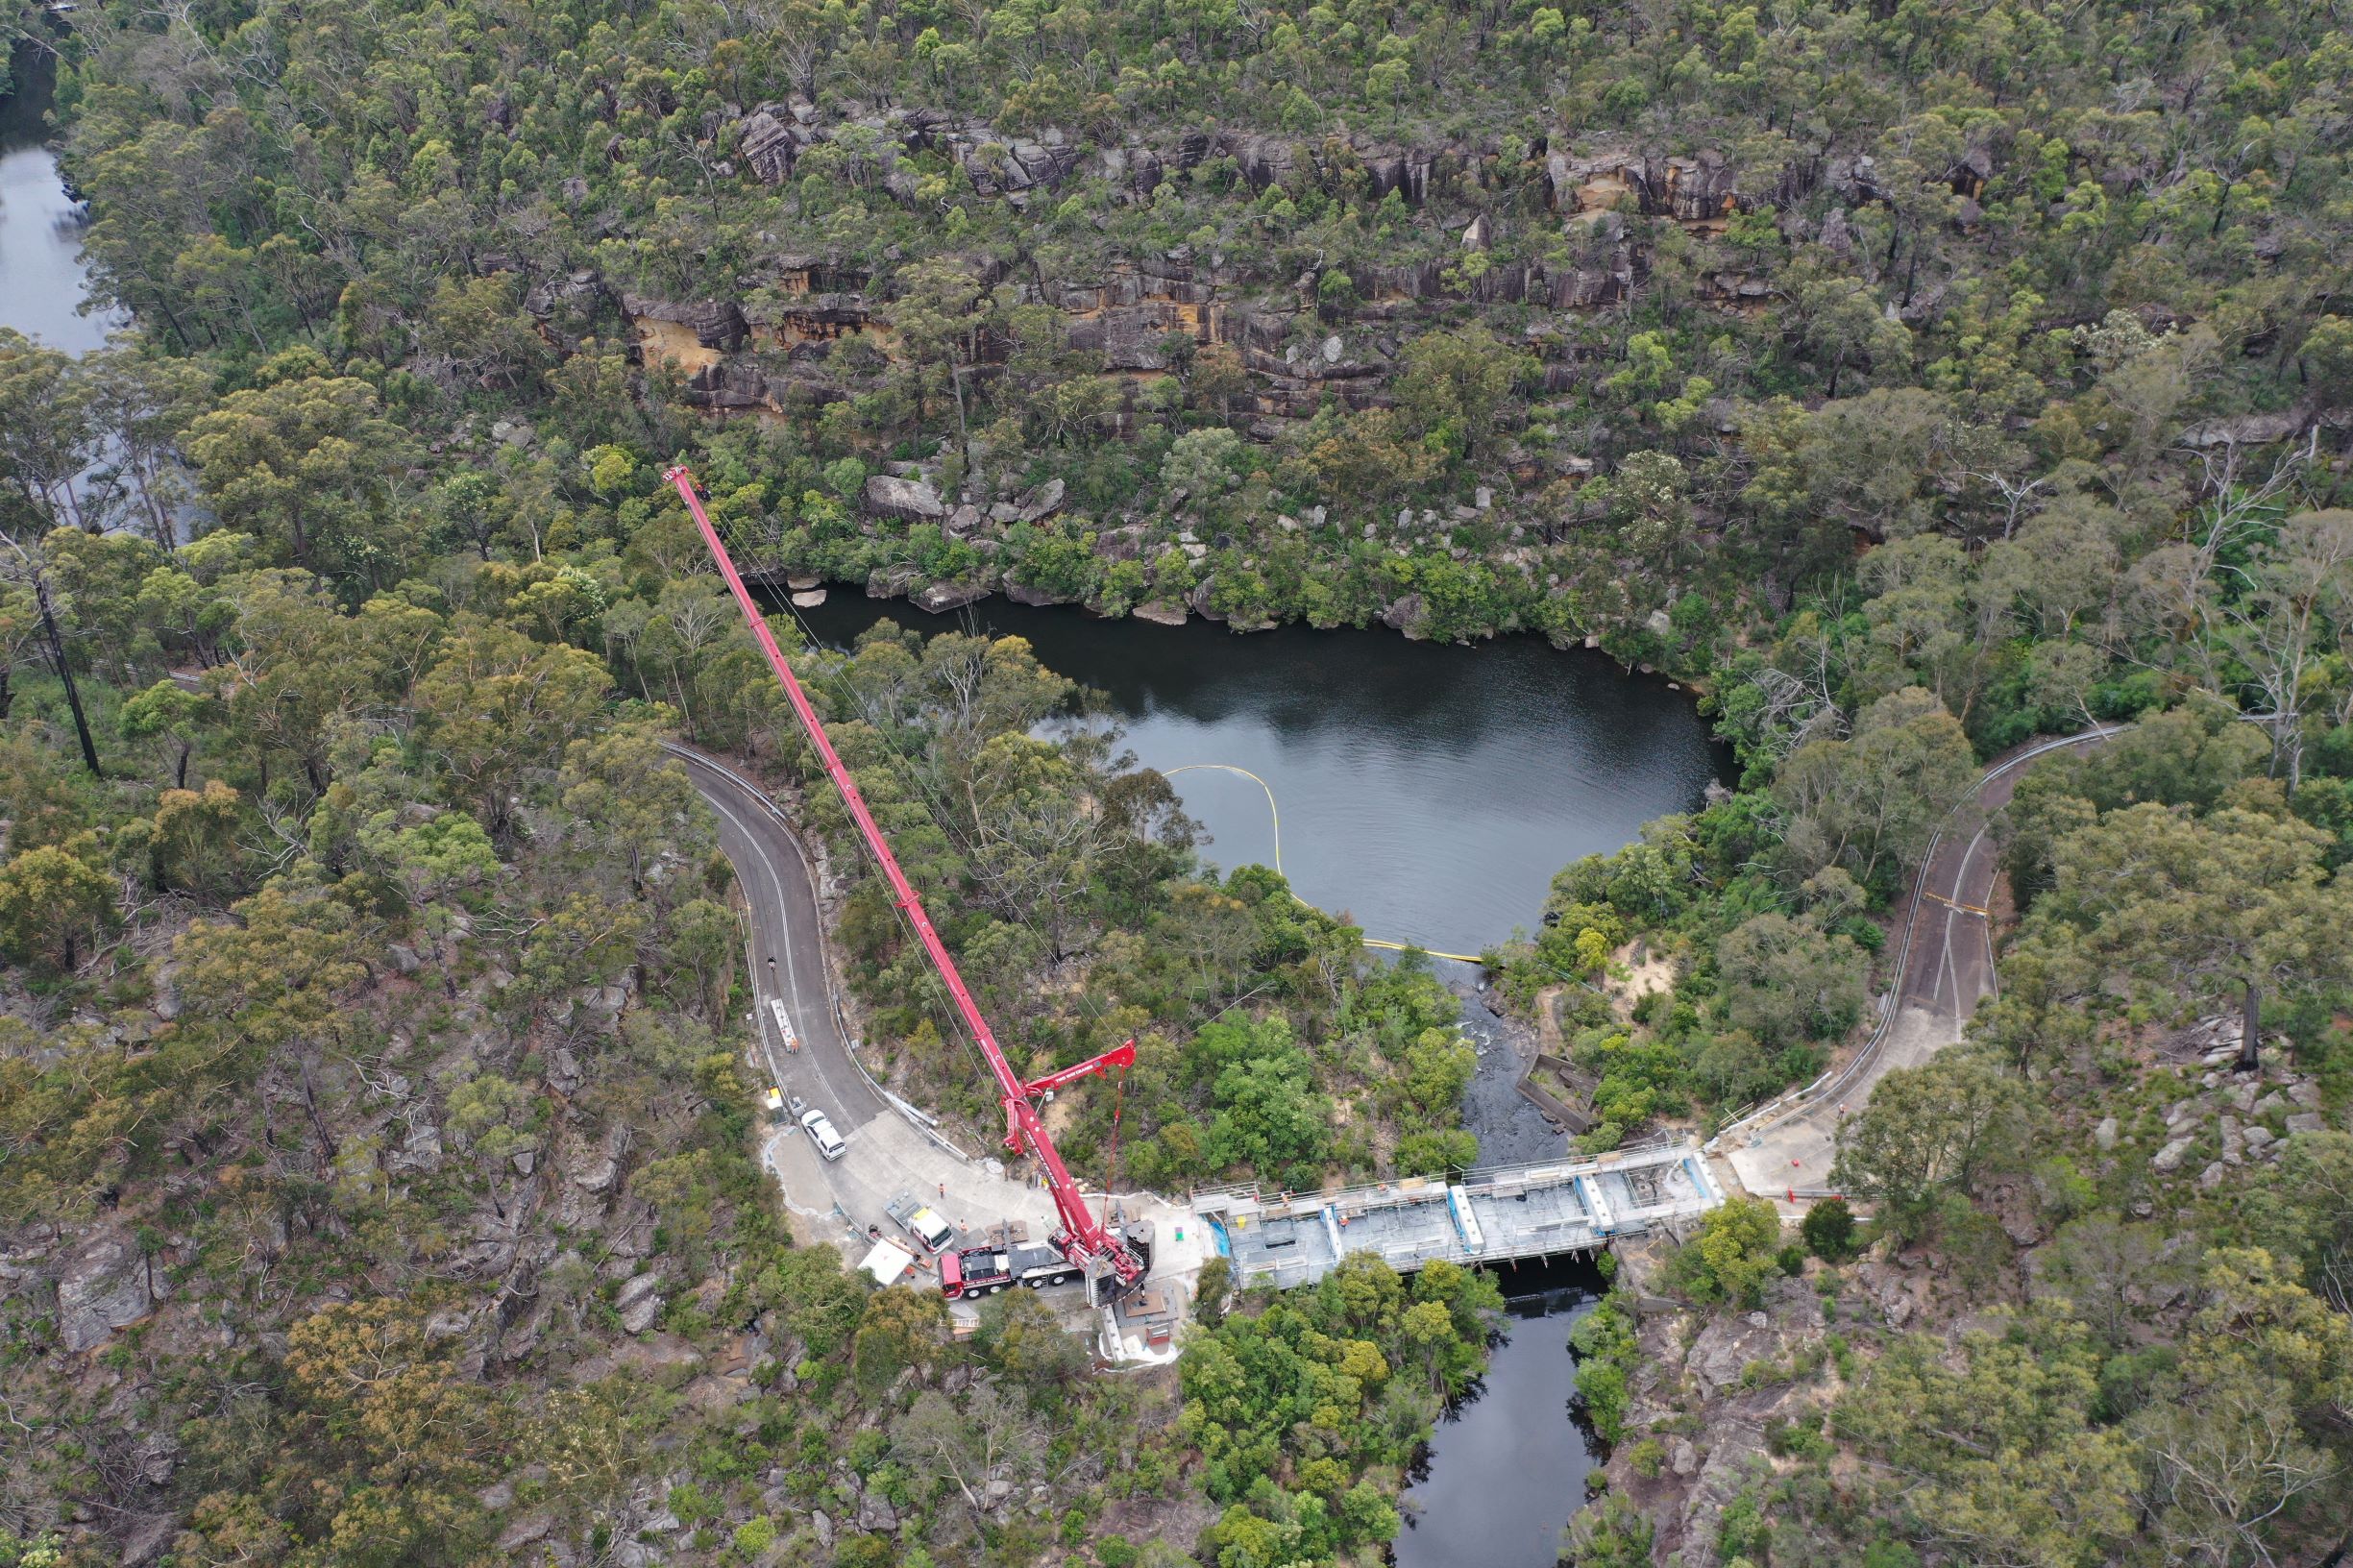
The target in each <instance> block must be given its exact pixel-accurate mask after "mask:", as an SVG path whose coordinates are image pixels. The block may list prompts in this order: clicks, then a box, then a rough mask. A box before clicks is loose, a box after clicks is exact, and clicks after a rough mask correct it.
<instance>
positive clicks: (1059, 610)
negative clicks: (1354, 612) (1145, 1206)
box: [803, 588, 1729, 953]
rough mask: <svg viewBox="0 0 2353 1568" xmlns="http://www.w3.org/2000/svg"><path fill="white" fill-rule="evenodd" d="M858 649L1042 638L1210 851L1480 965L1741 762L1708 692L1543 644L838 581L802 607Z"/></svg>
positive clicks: (1379, 930) (824, 636) (1041, 650)
mask: <svg viewBox="0 0 2353 1568" xmlns="http://www.w3.org/2000/svg"><path fill="white" fill-rule="evenodd" d="M803 615H804V619H805V620H806V622H807V624H808V625H809V627H810V629H811V630H812V631H813V632H814V633H815V634H816V635H817V636H818V637H819V639H820V640H821V641H824V642H827V643H832V644H842V643H846V642H847V641H848V640H850V639H851V638H853V637H855V636H856V635H857V634H858V633H859V632H861V631H863V630H865V629H866V628H867V627H868V626H870V625H873V624H874V622H875V621H877V620H878V619H880V618H882V617H885V616H888V617H890V618H891V619H892V620H895V621H897V622H900V623H902V624H904V625H913V626H916V627H918V628H919V629H921V630H923V631H925V632H938V631H944V630H948V629H952V628H956V627H959V626H961V627H963V628H965V629H971V628H973V627H975V626H985V627H988V628H990V629H993V630H994V631H996V632H999V633H1005V634H1012V635H1017V636H1021V637H1025V638H1027V639H1029V641H1030V642H1031V644H1032V645H1033V646H1034V647H1035V648H1036V649H1037V651H1038V655H1039V657H1040V658H1041V659H1042V660H1043V661H1044V662H1045V663H1046V665H1047V666H1048V667H1050V668H1052V669H1053V670H1055V671H1058V672H1059V673H1061V674H1065V675H1067V676H1069V677H1071V678H1072V679H1075V680H1078V681H1080V682H1083V683H1084V684H1086V685H1088V686H1091V687H1093V688H1096V689H1097V690H1099V691H1101V692H1102V693H1104V694H1105V696H1106V698H1108V701H1109V713H1110V716H1111V717H1113V718H1114V719H1115V720H1116V721H1117V722H1118V723H1119V724H1120V725H1121V727H1122V729H1123V731H1124V737H1125V743H1126V745H1127V746H1128V747H1131V748H1132V749H1133V750H1134V751H1135V753H1136V755H1137V757H1138V758H1139V759H1140V761H1142V762H1143V763H1145V764H1147V765H1149V766H1151V767H1154V768H1159V769H1161V770H1163V771H1164V772H1165V771H1168V770H1173V769H1178V768H1186V767H1188V766H1191V767H1194V768H1196V769H1199V771H1194V772H1183V773H1179V774H1177V775H1176V777H1175V778H1174V779H1173V780H1172V782H1173V783H1174V784H1175V785H1176V787H1177V788H1178V790H1179V791H1180V793H1182V795H1183V796H1184V797H1185V803H1186V807H1187V809H1188V810H1189V812H1190V813H1191V815H1193V816H1194V817H1196V818H1198V819H1199V820H1200V821H1202V822H1203V823H1204V824H1206V826H1207V827H1208V828H1209V830H1210V833H1211V835H1212V840H1213V842H1212V843H1211V844H1210V845H1209V846H1208V854H1209V856H1210V858H1211V859H1213V860H1214V861H1216V862H1218V863H1219V864H1221V865H1226V866H1238V865H1245V864H1249V863H1252V862H1256V863H1259V864H1264V865H1271V864H1273V862H1274V859H1275V848H1276V842H1275V840H1276V835H1275V830H1274V825H1273V822H1272V821H1271V820H1270V815H1269V812H1268V810H1267V803H1266V796H1265V794H1264V793H1263V792H1262V790H1261V789H1260V787H1259V786H1258V784H1256V783H1254V782H1252V781H1251V780H1250V779H1248V778H1243V777H1238V776H1237V775H1235V774H1233V773H1229V772H1216V771H1211V770H1207V769H1200V765H1203V764H1226V765H1229V766H1233V767H1238V768H1244V769H1247V770H1249V771H1250V772H1253V773H1255V774H1257V775H1258V777H1260V778H1262V779H1263V780H1265V782H1266V784H1267V786H1268V787H1269V788H1271V789H1272V790H1273V792H1274V796H1275V802H1276V805H1277V806H1278V807H1279V809H1280V813H1281V821H1282V832H1281V849H1282V865H1283V870H1284V871H1285V872H1286V873H1287V875H1288V876H1289V878H1290V881H1291V886H1292V888H1293V889H1294V890H1295V891H1296V892H1297V893H1298V894H1299V895H1300V896H1301V897H1303V898H1306V899H1308V900H1309V901H1310V902H1311V903H1314V904H1317V905H1319V906H1321V907H1322V908H1325V909H1329V910H1336V911H1345V912H1347V913H1349V914H1350V915H1352V916H1354V917H1355V919H1357V920H1358V921H1359V922H1360V924H1362V925H1363V927H1364V928H1365V931H1366V933H1367V935H1370V936H1374V937H1385V938H1388V939H1391V940H1393V941H1398V942H1412V943H1420V944H1422V945H1425V946H1429V947H1433V948H1435V949H1438V950H1440V951H1447V952H1463V953H1475V952H1477V951H1478V950H1479V949H1480V948H1481V947H1482V946H1483V944H1485V943H1491V942H1495V941H1498V940H1500V939H1502V938H1505V937H1507V936H1509V935H1510V934H1511V931H1512V928H1513V927H1514V926H1523V927H1532V926H1533V925H1534V924H1535V922H1536V919H1537V918H1538V916H1539V915H1540V913H1541V911H1542V908H1543V903H1544V897H1545V894H1546V891H1547V889H1548V888H1549V886H1550V883H1551V880H1552V876H1553V873H1554V872H1556V871H1557V870H1559V869H1560V868H1561V867H1562V866H1565V865H1567V864H1568V863H1569V862H1570V861H1572V860H1575V859H1577V858H1578V857H1580V856H1581V855H1588V854H1595V853H1603V852H1606V851H1608V850H1611V849H1615V848H1617V847H1619V846H1620V845H1624V844H1626V843H1628V842H1630V840H1632V839H1633V838H1634V837H1635V835H1636V833H1637V832H1638V831H1639V829H1640V828H1641V826H1642V824H1643V823H1644V822H1646V821H1650V820H1651V819H1652V818H1654V817H1657V816H1661V815H1663V814H1665V813H1667V812H1675V811H1685V810H1689V809H1691V808H1692V807H1694V806H1695V805H1697V804H1698V802H1699V799H1700V793H1701V791H1702V790H1703V789H1704V788H1705V787H1706V785H1707V782H1708V780H1709V779H1711V778H1713V777H1716V776H1718V774H1719V773H1720V772H1724V771H1725V770H1726V769H1728V766H1729V761H1728V757H1727V756H1726V755H1725V754H1724V752H1723V750H1722V748H1721V747H1718V746H1716V745H1715V744H1714V743H1713V742H1711V741H1710V739H1709V738H1708V733H1707V726H1706V724H1705V723H1704V722H1703V720H1702V719H1701V718H1700V716H1699V712H1698V709H1697V708H1696V706H1695V705H1694V702H1693V698H1692V696H1691V694H1690V693H1689V692H1683V691H1676V690H1673V689H1671V688H1670V687H1669V685H1668V683H1667V682H1666V681H1665V680H1663V679H1659V678H1657V677H1654V676H1648V675H1639V674H1628V673H1626V672H1624V671H1622V670H1621V669H1620V668H1619V667H1618V665H1617V664H1616V663H1615V662H1614V661H1613V660H1611V659H1609V658H1607V657H1605V656H1604V655H1602V654H1600V653H1597V652H1586V651H1583V650H1573V651H1567V652H1563V651H1560V650H1558V649H1553V648H1551V647H1549V646H1548V645H1546V644H1545V643H1544V642H1542V641H1541V640H1539V639H1536V638H1526V637H1517V638H1501V639H1498V640H1496V641H1494V642H1491V643H1487V644H1484V645H1482V646H1479V647H1476V648H1455V647H1437V646H1433V645H1430V644H1426V643H1411V642H1408V641H1407V640H1406V639H1405V638H1403V637H1400V636H1398V635H1397V634H1396V633H1394V632H1390V631H1385V630H1378V631H1316V630H1313V629H1311V628H1309V627H1305V626H1287V627H1282V628H1278V629H1276V630H1274V631H1265V632H1258V633H1255V634H1253V635H1250V636H1246V637H1238V636H1235V635H1234V634H1232V633H1231V632H1229V631H1227V630H1226V629H1225V627H1223V626H1221V625H1213V624H1211V623H1208V622H1200V621H1196V622H1194V623H1192V624H1190V625H1184V626H1160V625H1152V624H1150V623H1148V622H1141V621H1133V620H1129V621H1105V620H1100V619H1098V618H1095V617H1092V616H1090V615H1088V614H1086V613H1085V612H1084V611H1081V610H1079V609H1077V608H1075V607H1072V606H1066V605H1056V606H1049V607H1045V608H1033V607H1030V606H1027V605H1020V604H1015V603H1013V602H1011V601H1010V600H1001V599H992V600H983V601H982V602H980V603H978V604H975V605H973V606H971V607H970V608H969V609H968V610H965V611H963V612H960V613H959V614H955V615H948V616H932V615H927V614H925V613H924V612H923V611H921V610H919V609H917V608H915V607H914V606H913V605H910V604H908V603H906V602H905V601H903V600H870V599H866V598H863V597H860V596H858V595H856V594H854V593H846V592H844V591H843V590H841V589H838V588H837V589H835V590H834V591H833V593H832V595H831V597H830V598H829V599H828V600H827V601H826V602H825V604H823V605H822V606H821V607H820V608H818V609H815V610H810V611H805V612H803Z"/></svg>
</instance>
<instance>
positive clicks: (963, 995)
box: [662, 463, 1144, 1288]
mask: <svg viewBox="0 0 2353 1568" xmlns="http://www.w3.org/2000/svg"><path fill="white" fill-rule="evenodd" d="M662 477H663V478H666V479H668V480H669V481H670V482H671V483H672V484H674V485H675V486H677V490H678V495H679V497H680V498H681V499H682V500H684V501H685V502H686V509H687V510H688V511H689V512H691V513H693V514H694V518H695V527H698V528H699V529H701V530H702V542H703V543H704V544H705V545H707V546H708V547H710V551H711V558H712V560H713V561H715V562H716V563H717V564H718V566H719V575H720V576H722V577H723V578H725V579H726V583H727V588H728V591H729V592H731V593H733V594H734V595H735V602H736V605H737V607H738V608H740V609H741V610H742V611H743V612H744V620H745V621H746V623H747V624H748V625H750V627H751V635H752V637H753V638H754V640H756V641H757V642H758V643H759V645H760V651H761V652H762V653H764V654H766V655H767V656H768V664H769V668H770V669H772V670H773V671H775V673H776V679H777V680H778V681H779V682H781V683H782V684H783V686H784V695H785V696H786V697H787V698H790V699H791V701H792V704H793V711H794V713H796V714H797V715H798V716H799V719H800V725H801V728H802V729H804V730H806V731H807V732H808V735H809V741H810V744H811V745H813V746H815V747H817V754H818V757H819V759H820V760H821V761H822V762H823V764H824V766H825V774H826V776H827V777H829V778H831V779H832V780H833V784H834V788H836V789H838V790H840V791H841V792H842V802H843V804H845V805H846V806H847V807H849V815H850V819H851V820H852V821H855V822H856V823H857V824H858V832H859V834H860V836H862V837H863V838H864V839H865V840H866V846H867V848H869V849H870V850H871V851H872V852H873V855H874V860H875V863H876V864H877V865H879V866H880V867H881V868H882V874H883V876H884V878H885V879H886V880H888V881H889V883H890V884H891V894H892V897H893V899H894V900H895V902H896V903H897V905H898V907H899V909H900V910H901V911H902V912H904V914H905V915H906V917H907V923H908V924H909V925H911V926H913V927H914V928H915V934H916V940H918V941H919V942H920V943H922V944H923V951H924V952H925V953H926V954H927V955H929V957H930V959H931V964H932V968H935V969H937V970H938V971H939V973H940V979H941V982H942V983H943V984H944V985H945V986H946V987H947V993H948V999H949V1000H950V1001H951V1002H953V1003H954V1004H955V1008H956V1012H957V1014H958V1016H959V1017H962V1018H963V1019H964V1023H965V1027H966V1028H967V1029H968V1030H970V1031H971V1035H972V1038H973V1040H974V1041H977V1042H978V1043H979V1045H980V1049H981V1054H982V1055H983V1056H985V1057H987V1058H988V1060H989V1070H990V1071H991V1072H992V1073H993V1074H994V1075H995V1077H996V1084H997V1093H998V1096H999V1097H1000V1098H1001V1099H1003V1101H1004V1102H1005V1115H1006V1121H1007V1129H1006V1135H1005V1146H1006V1147H1007V1148H1010V1149H1012V1150H1014V1151H1016V1152H1017V1153H1025V1154H1028V1155H1031V1156H1033V1157H1034V1158H1035V1159H1036V1160H1037V1162H1038V1163H1039V1164H1041V1165H1042V1166H1044V1167H1045V1175H1046V1186H1047V1188H1048V1189H1049V1190H1050V1191H1051V1192H1052V1193H1053V1196H1054V1212H1055V1213H1056V1214H1057V1215H1059V1216H1060V1217H1061V1220H1062V1226H1063V1230H1064V1233H1065V1234H1066V1236H1067V1237H1069V1243H1068V1244H1069V1246H1070V1247H1072V1248H1074V1249H1076V1250H1077V1251H1079V1252H1082V1253H1084V1254H1085V1255H1086V1256H1087V1258H1088V1259H1089V1260H1091V1262H1094V1263H1097V1264H1099V1265H1101V1266H1102V1267H1103V1268H1105V1269H1107V1270H1108V1271H1109V1272H1110V1273H1111V1274H1112V1275H1114V1276H1115V1278H1116V1280H1117V1283H1118V1286H1119V1287H1120V1288H1125V1287H1126V1286H1132V1285H1135V1284H1136V1283H1137V1282H1139V1281H1140V1280H1141V1279H1142V1278H1143V1273H1144V1264H1143V1262H1142V1260H1141V1259H1140V1258H1138V1257H1137V1256H1136V1254H1135V1253H1134V1252H1133V1251H1131V1250H1130V1249H1129V1247H1128V1246H1127V1244H1126V1243H1125V1242H1123V1241H1121V1240H1120V1239H1119V1238H1118V1237H1116V1236H1115V1235H1114V1234H1113V1233H1112V1232H1111V1231H1110V1229H1108V1228H1107V1227H1106V1226H1105V1225H1103V1224H1102V1223H1100V1222H1098V1221H1097V1220H1096V1219H1095V1217H1094V1215H1093V1214H1092V1213H1089V1212H1088V1208H1087V1203H1086V1200H1085V1199H1084V1198H1083V1197H1082V1196H1081V1195H1080V1193H1079V1189H1078V1183H1076V1182H1075V1181H1073V1180H1071V1178H1070V1172H1069V1170H1068V1169H1067V1167H1066V1166H1065V1165H1064V1164H1063V1163H1062V1156H1061V1155H1060V1154H1059V1153H1057V1152H1056V1150H1055V1148H1054V1139H1053V1138H1052V1137H1051V1136H1050V1135H1049V1134H1048V1133H1047V1132H1046V1130H1045V1123H1044V1121H1043V1119H1042V1118H1041V1117H1040V1116H1039V1115H1038V1107H1037V1106H1036V1105H1035V1104H1034V1103H1033V1102H1032V1100H1031V1098H1030V1096H1031V1093H1032V1091H1033V1087H1034V1086H1031V1085H1027V1084H1024V1083H1022V1081H1021V1079H1020V1077H1019V1075H1018V1074H1017V1073H1016V1072H1015V1071H1014V1070H1013V1064H1012V1063H1011V1062H1009V1061H1007V1060H1006V1057H1005V1051H1004V1048H1003V1047H1002V1046H1000V1045H998V1044H997V1042H996V1035H995V1033H994V1032H993V1030H991V1029H990V1027H989V1020H988V1019H987V1018H985V1017H982V1016H981V1011H980V1004H979V1003H978V1002H976V1001H974V1000H973V999H972V993H971V992H970V991H969V990H968V989H967V988H966V986H965V983H964V976H963V975H961V974H959V973H957V972H956V961H955V960H954V959H953V958H951V957H949V956H948V951H947V944H946V943H944V942H943V941H941V940H940V933H939V932H938V930H936V929H935V928H934V927H933V925H932V923H931V917H930V916H929V915H928V914H926V913H925V912H924V909H923V900H922V899H921V898H920V897H919V896H918V895H917V894H916V891H915V887H914V885H913V884H912V883H910V882H909V881H908V880H907V873H906V872H905V871H902V870H899V866H898V857H897V856H896V855H895V854H893V853H892V852H891V845H890V842H889V841H888V840H886V839H885V838H884V837H883V836H882V828H881V827H880V826H879V825H878V824H877V823H876V822H875V821H874V814H873V813H872V812H870V811H869V810H867V807H866V797H865V796H862V795H860V794H859V793H858V786H857V784H856V783H855V782H854V781H853V780H852V779H851V778H850V776H849V770H848V769H847V768H846V767H844V766H843V763H842V758H841V756H840V754H839V753H837V752H836V751H835V750H834V748H833V742H832V741H831V740H830V739H829V738H828V737H827V736H826V734H825V725H824V723H823V722H822V721H821V720H820V719H819V718H818V716H817V709H816V708H815V707H814V706H813V705H812V704H811V703H810V701H809V697H808V694H807V693H806V692H804V691H802V690H801V686H800V682H799V680H798V679H797V678H796V677H795V676H794V674H793V668H792V666H791V665H789V664H787V663H786V662H785V658H784V650H783V649H780V648H778V647H777V646H776V639H775V636H774V635H773V634H772V632H770V630H769V629H768V621H767V618H766V617H764V616H762V615H761V613H760V606H759V602H758V600H754V599H753V598H752V597H751V590H750V589H749V588H747V587H746V586H744V578H743V575H742V574H741V573H739V572H737V571H736V569H735V559H734V557H733V556H731V555H729V554H728V553H727V547H726V545H725V544H724V543H723V542H722V540H721V539H720V537H719V530H718V529H717V528H715V527H712V526H711V519H710V517H709V516H708V514H706V513H705V512H704V511H703V509H702V498H701V497H700V496H699V495H698V494H697V493H696V490H695V476H694V475H693V474H692V473H690V472H689V471H688V470H687V467H686V465H685V464H684V463H679V464H676V465H674V466H673V467H671V468H670V469H668V470H666V471H665V472H664V473H663V475H662ZM1126 1049H1127V1050H1128V1053H1129V1060H1131V1061H1132V1060H1134V1054H1133V1053H1134V1048H1133V1046H1132V1045H1131V1046H1129V1047H1126ZM1107 1054H1108V1055H1115V1054H1117V1053H1107Z"/></svg>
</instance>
